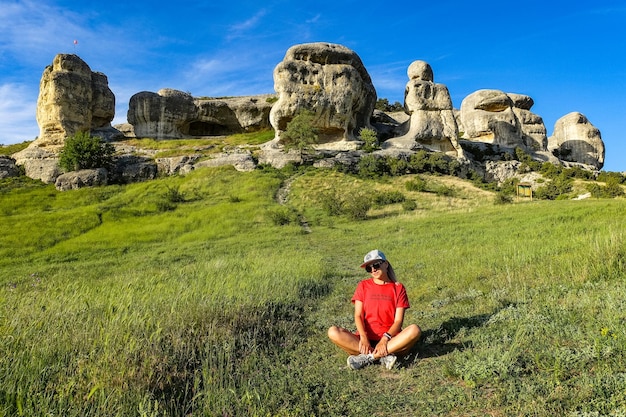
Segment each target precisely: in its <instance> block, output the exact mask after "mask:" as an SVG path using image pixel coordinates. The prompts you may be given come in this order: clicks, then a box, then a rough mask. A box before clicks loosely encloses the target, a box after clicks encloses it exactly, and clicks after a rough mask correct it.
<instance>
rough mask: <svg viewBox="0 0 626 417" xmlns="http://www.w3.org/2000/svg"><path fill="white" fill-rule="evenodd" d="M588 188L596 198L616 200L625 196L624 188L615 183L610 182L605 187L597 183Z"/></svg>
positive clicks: (589, 185)
mask: <svg viewBox="0 0 626 417" xmlns="http://www.w3.org/2000/svg"><path fill="white" fill-rule="evenodd" d="M586 188H587V191H589V192H590V193H591V196H592V197H594V198H615V197H623V196H624V190H623V189H622V186H621V185H620V184H619V183H617V182H615V181H609V182H607V183H606V185H604V186H603V185H600V184H597V183H591V184H588V185H587V187H586Z"/></svg>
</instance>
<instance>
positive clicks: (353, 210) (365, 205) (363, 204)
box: [343, 192, 372, 220]
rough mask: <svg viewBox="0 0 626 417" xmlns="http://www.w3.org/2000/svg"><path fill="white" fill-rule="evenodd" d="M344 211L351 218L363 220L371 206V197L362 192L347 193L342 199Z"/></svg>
mask: <svg viewBox="0 0 626 417" xmlns="http://www.w3.org/2000/svg"><path fill="white" fill-rule="evenodd" d="M343 207H344V212H345V213H346V214H347V215H348V217H349V218H350V219H351V220H365V219H366V218H367V212H368V211H369V209H370V208H371V207H372V200H371V198H370V197H369V196H368V195H366V194H362V193H358V192H357V193H352V194H348V195H347V196H346V198H345V200H344V204H343Z"/></svg>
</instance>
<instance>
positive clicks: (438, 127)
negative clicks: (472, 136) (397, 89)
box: [383, 61, 463, 158]
mask: <svg viewBox="0 0 626 417" xmlns="http://www.w3.org/2000/svg"><path fill="white" fill-rule="evenodd" d="M407 75H408V76H409V82H408V83H407V85H406V89H405V91H404V108H405V111H406V112H407V113H408V114H409V115H410V119H409V121H408V131H407V132H406V133H405V134H404V135H402V136H400V137H396V138H392V139H389V140H387V141H386V142H385V143H384V145H383V146H384V147H385V148H401V149H419V148H426V149H428V150H430V151H437V152H444V153H446V154H448V155H450V156H453V157H458V158H461V157H462V156H463V151H462V149H461V146H460V145H459V143H458V141H457V136H458V134H459V129H458V127H457V124H456V119H455V117H454V110H453V107H452V99H451V98H450V92H449V91H448V87H446V86H445V85H443V84H435V82H434V76H433V70H432V68H431V67H430V65H429V64H428V63H427V62H424V61H414V62H413V63H411V65H409V68H408V69H407Z"/></svg>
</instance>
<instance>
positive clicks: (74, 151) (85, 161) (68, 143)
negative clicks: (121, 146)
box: [59, 132, 115, 171]
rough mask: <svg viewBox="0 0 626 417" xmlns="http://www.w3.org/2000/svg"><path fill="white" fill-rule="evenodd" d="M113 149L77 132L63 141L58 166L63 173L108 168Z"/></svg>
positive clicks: (83, 133)
mask: <svg viewBox="0 0 626 417" xmlns="http://www.w3.org/2000/svg"><path fill="white" fill-rule="evenodd" d="M114 152H115V148H114V147H113V145H111V144H110V143H106V142H103V141H102V140H101V139H100V138H97V137H94V136H91V135H90V134H89V132H79V133H76V134H75V135H74V136H71V137H69V138H67V139H66V140H65V145H64V146H63V149H62V150H61V154H60V155H59V165H60V166H61V168H63V169H64V170H65V171H78V170H80V169H91V168H109V167H110V166H111V165H112V163H113V153H114Z"/></svg>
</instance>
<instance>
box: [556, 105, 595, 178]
mask: <svg viewBox="0 0 626 417" xmlns="http://www.w3.org/2000/svg"><path fill="white" fill-rule="evenodd" d="M548 149H549V150H550V151H552V153H553V154H555V155H556V156H557V157H559V158H560V159H561V160H563V161H570V162H578V163H581V164H585V165H591V166H593V167H595V168H597V169H601V168H602V167H603V166H604V142H603V141H602V137H601V135H600V131H599V130H598V129H597V128H596V127H595V126H594V125H592V124H591V123H590V122H589V120H588V119H587V118H586V117H585V116H584V115H583V114H581V113H578V112H572V113H569V114H566V115H565V116H563V117H561V118H560V119H559V120H557V121H556V123H555V124H554V133H553V134H552V136H550V138H549V140H548Z"/></svg>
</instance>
